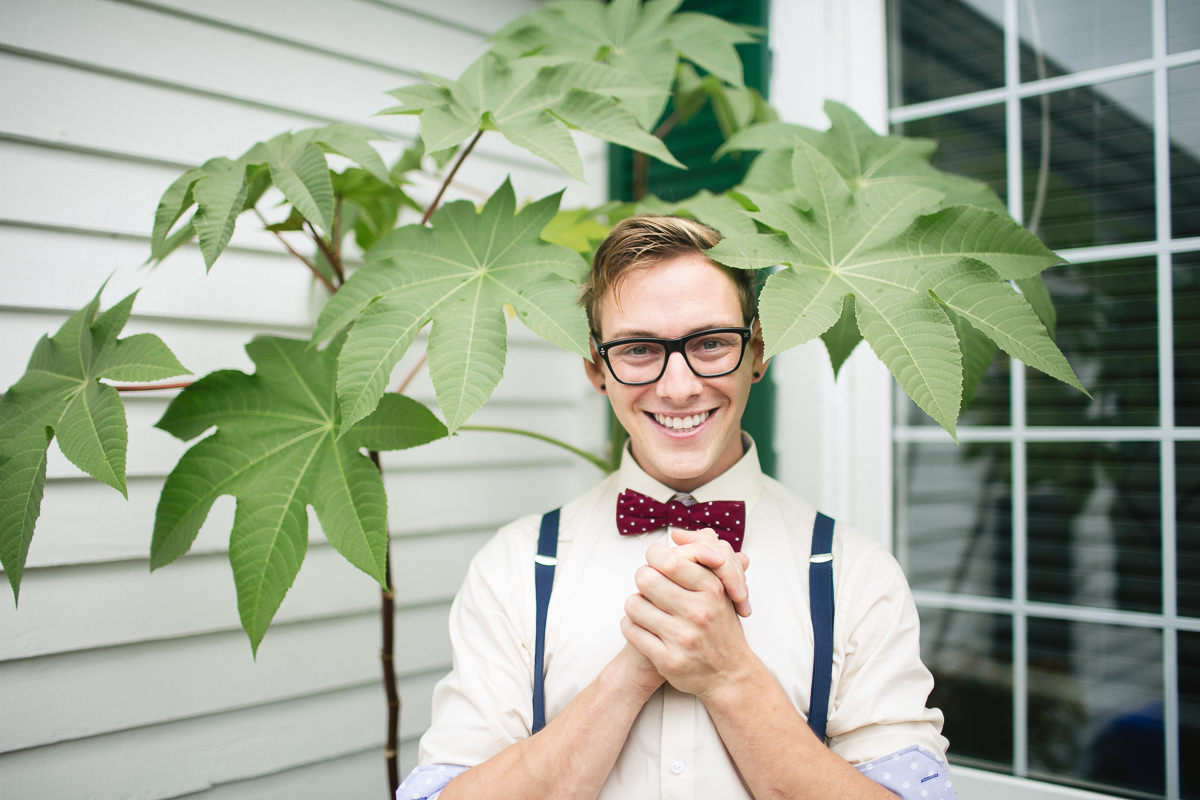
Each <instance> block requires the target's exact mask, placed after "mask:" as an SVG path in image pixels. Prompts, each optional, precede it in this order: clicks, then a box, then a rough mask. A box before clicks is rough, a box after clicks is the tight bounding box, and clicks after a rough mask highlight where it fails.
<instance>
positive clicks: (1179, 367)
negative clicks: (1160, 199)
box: [1171, 253, 1200, 427]
mask: <svg viewBox="0 0 1200 800" xmlns="http://www.w3.org/2000/svg"><path fill="white" fill-rule="evenodd" d="M1171 264H1172V270H1171V281H1172V294H1173V302H1174V306H1175V320H1174V322H1175V325H1174V335H1175V424H1176V425H1182V426H1188V427H1195V426H1200V253H1177V254H1176V255H1175V256H1174V257H1173V258H1172V261H1171Z"/></svg>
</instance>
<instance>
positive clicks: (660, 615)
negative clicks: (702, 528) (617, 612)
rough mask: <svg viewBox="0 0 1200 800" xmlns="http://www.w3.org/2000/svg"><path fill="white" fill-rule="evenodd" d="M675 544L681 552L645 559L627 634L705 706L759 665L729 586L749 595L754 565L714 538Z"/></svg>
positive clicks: (652, 552)
mask: <svg viewBox="0 0 1200 800" xmlns="http://www.w3.org/2000/svg"><path fill="white" fill-rule="evenodd" d="M710 536H712V538H711V539H710V538H709V537H710ZM674 538H675V541H676V543H677V544H679V545H680V546H678V547H670V546H668V545H667V544H666V543H665V542H660V543H658V544H655V545H652V546H651V547H650V549H649V550H648V551H647V552H646V565H645V566H643V567H641V568H640V569H639V570H638V571H637V574H636V575H635V578H634V580H635V583H636V585H637V588H638V594H635V595H633V596H632V597H630V598H629V600H628V601H626V604H625V614H626V616H625V618H624V619H623V620H622V621H621V631H622V633H623V634H624V635H625V638H626V640H627V641H628V642H629V644H631V645H632V646H633V647H634V648H635V649H636V650H637V651H638V652H639V653H641V654H642V655H644V656H645V657H646V658H647V659H649V660H650V662H651V663H652V664H653V665H654V667H655V668H656V669H657V670H658V672H659V673H660V674H661V675H662V676H663V677H665V678H666V679H667V680H668V681H669V682H670V683H671V685H672V686H674V687H675V688H676V689H678V690H680V691H682V692H686V693H688V694H693V695H696V696H697V697H700V698H701V699H704V697H705V696H706V695H707V694H708V693H710V692H711V691H713V690H714V689H715V688H717V687H719V686H721V685H722V684H723V683H726V682H728V681H729V680H730V678H731V676H733V675H734V674H736V673H737V672H738V670H740V669H742V668H743V667H745V666H746V665H747V664H748V663H750V662H752V661H753V660H754V659H753V653H752V652H751V651H750V649H749V646H748V645H747V643H746V638H745V636H744V634H743V633H742V626H741V623H740V621H739V620H738V616H737V613H736V612H735V611H734V604H733V602H732V600H731V598H730V596H729V594H727V591H726V582H725V579H728V580H729V581H730V582H731V584H732V585H733V586H734V587H735V591H737V587H738V586H739V584H740V586H741V591H743V592H744V590H745V585H744V583H745V572H744V570H745V565H746V564H747V563H748V562H747V560H746V559H745V557H744V556H740V554H737V555H736V556H735V554H734V553H733V551H732V549H731V548H729V546H728V545H727V544H725V543H724V542H716V541H715V535H711V534H709V535H704V534H701V535H699V536H696V537H692V536H688V535H683V534H682V533H681V535H679V536H675V537H674ZM709 563H711V564H713V565H714V566H713V567H709V566H707V564H709ZM718 571H720V572H721V573H722V574H723V575H724V578H722V577H718ZM743 602H746V603H747V606H746V608H747V611H748V597H746V598H745V599H744V600H743Z"/></svg>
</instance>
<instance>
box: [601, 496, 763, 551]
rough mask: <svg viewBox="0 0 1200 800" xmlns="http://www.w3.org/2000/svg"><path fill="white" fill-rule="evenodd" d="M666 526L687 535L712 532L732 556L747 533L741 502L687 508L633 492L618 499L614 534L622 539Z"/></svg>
mask: <svg viewBox="0 0 1200 800" xmlns="http://www.w3.org/2000/svg"><path fill="white" fill-rule="evenodd" d="M668 525H670V526H672V527H675V528H684V529H686V530H689V531H698V530H700V529H701V528H712V529H713V530H714V531H716V532H717V536H719V537H720V538H722V539H724V540H725V541H727V542H729V544H730V545H731V546H732V547H733V549H734V551H735V552H737V551H741V549H742V535H743V533H744V532H745V530H746V504H745V503H743V502H742V501H741V500H713V501H711V502H708V503H696V504H694V505H690V506H689V505H685V504H684V503H681V502H680V501H678V500H672V501H670V502H669V503H660V502H658V501H657V500H655V499H654V498H653V497H647V496H646V495H644V494H641V493H639V492H635V491H633V490H632V489H626V490H625V491H623V492H621V493H620V494H619V495H617V530H618V531H620V532H621V535H622V536H630V535H632V534H635V533H645V532H646V531H652V530H656V529H658V528H665V527H666V526H668Z"/></svg>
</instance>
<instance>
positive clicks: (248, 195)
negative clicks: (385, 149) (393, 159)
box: [150, 123, 391, 268]
mask: <svg viewBox="0 0 1200 800" xmlns="http://www.w3.org/2000/svg"><path fill="white" fill-rule="evenodd" d="M381 138H383V137H382V136H381V135H380V134H377V133H375V132H374V131H371V130H369V129H367V128H363V127H361V126H357V125H349V124H346V123H334V124H332V125H325V126H323V127H319V128H307V129H304V130H300V131H296V132H294V133H283V134H280V135H278V136H276V137H274V138H272V139H269V140H267V141H265V142H258V143H256V144H254V145H253V146H252V147H251V148H250V149H249V150H247V151H246V152H245V153H244V154H243V155H242V156H240V157H239V158H237V159H229V158H214V159H210V160H209V161H206V162H205V163H204V164H202V165H201V166H199V167H196V168H195V169H190V170H188V171H187V172H185V173H184V174H183V175H181V176H180V177H179V178H177V179H176V180H175V181H174V182H173V183H172V184H171V185H170V186H169V187H167V190H166V191H165V192H164V193H163V196H162V199H161V200H159V203H158V209H157V210H156V211H155V214H154V228H153V232H152V234H151V237H150V260H151V261H161V260H162V259H163V258H165V257H166V256H167V255H168V254H169V253H171V251H173V250H174V249H175V248H177V247H179V246H180V245H181V244H183V243H185V242H187V241H190V240H191V238H192V236H193V235H195V236H197V237H198V238H199V244H200V250H201V252H202V253H203V255H204V263H205V265H206V266H207V267H209V268H211V267H212V265H213V263H214V262H215V261H216V260H217V258H218V257H219V256H220V255H221V253H222V252H224V250H225V248H226V247H227V246H228V245H229V241H230V239H231V238H232V237H233V231H234V227H235V226H236V223H237V218H238V217H239V216H240V215H241V214H242V212H244V211H248V210H249V209H251V208H254V206H255V204H256V203H257V202H258V201H259V199H260V198H261V197H262V195H263V193H264V192H266V190H267V189H268V188H270V187H271V186H272V185H274V186H275V187H276V188H278V189H279V191H280V192H282V193H283V196H284V197H285V198H286V199H287V201H288V203H290V204H291V206H292V208H293V210H294V212H298V213H299V215H300V216H301V217H302V218H303V219H305V220H307V221H308V222H310V223H311V224H312V225H313V226H314V227H316V228H317V229H318V230H320V231H324V232H326V233H328V234H331V233H332V228H333V218H334V189H333V185H332V182H331V180H332V179H331V176H330V167H329V163H328V160H327V158H326V155H325V154H326V153H336V154H338V155H341V156H344V157H346V158H349V159H350V160H352V161H354V162H355V163H357V164H358V165H360V166H361V167H362V168H363V169H365V170H366V171H367V172H368V173H370V174H371V175H372V176H374V178H375V179H376V180H377V181H379V182H382V183H385V184H390V183H391V177H390V175H389V172H388V169H387V167H386V165H385V164H384V163H383V159H382V158H380V156H379V153H378V152H376V151H375V149H374V147H372V146H371V144H370V142H371V141H372V140H377V139H381ZM193 206H194V207H195V208H196V212H195V214H193V216H192V217H191V218H190V219H189V220H187V221H186V222H184V223H182V224H180V220H181V219H183V217H184V215H185V214H187V212H188V211H189V210H190V209H191V208H192V207H193ZM293 216H294V214H293Z"/></svg>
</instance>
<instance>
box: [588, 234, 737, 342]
mask: <svg viewBox="0 0 1200 800" xmlns="http://www.w3.org/2000/svg"><path fill="white" fill-rule="evenodd" d="M599 310H600V314H599V319H598V322H599V326H600V334H601V336H602V337H603V338H605V339H612V338H616V337H618V336H636V335H641V334H646V335H660V336H672V337H673V336H682V335H684V334H687V333H691V332H693V331H697V330H703V329H705V328H713V327H727V326H738V325H742V324H744V321H743V320H742V314H741V303H740V300H739V295H738V290H737V284H736V283H735V282H734V280H733V278H731V277H730V276H729V275H727V274H726V273H725V272H724V271H723V270H722V269H721V268H720V267H718V266H716V265H715V264H713V263H712V262H711V261H710V260H709V259H707V258H706V257H704V256H703V255H701V254H698V253H696V254H687V255H682V256H677V257H674V258H669V259H665V260H663V261H659V262H655V263H652V264H647V265H639V266H637V267H634V268H632V269H630V270H629V271H628V272H626V273H625V274H624V275H623V276H621V279H620V280H619V281H617V282H616V283H615V284H613V285H612V286H611V287H610V288H609V290H608V291H607V292H606V293H605V295H604V296H603V297H602V298H601V300H600V309H599Z"/></svg>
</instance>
